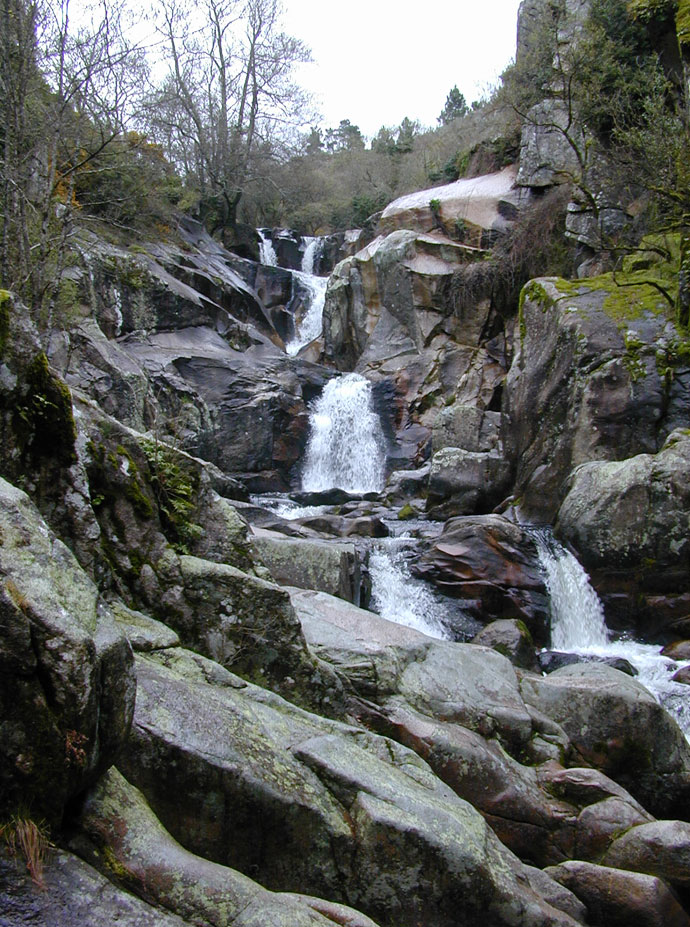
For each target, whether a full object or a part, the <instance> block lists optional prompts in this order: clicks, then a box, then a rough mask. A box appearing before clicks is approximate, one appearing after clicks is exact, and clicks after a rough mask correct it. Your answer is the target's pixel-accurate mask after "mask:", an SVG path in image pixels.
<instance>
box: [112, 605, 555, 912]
mask: <svg viewBox="0 0 690 927" xmlns="http://www.w3.org/2000/svg"><path fill="white" fill-rule="evenodd" d="M321 595H323V594H321ZM350 607H352V606H350ZM497 659H500V658H497ZM138 681H139V696H138V699H137V710H136V714H135V720H134V725H133V734H132V739H131V741H130V749H129V750H128V752H127V756H126V757H125V758H124V770H125V772H126V774H127V777H128V778H129V779H130V781H132V782H133V783H134V784H135V785H137V787H138V788H140V789H141V790H142V792H143V793H144V795H145V796H146V797H147V800H148V801H149V802H150V804H151V806H152V807H153V810H154V811H155V812H156V814H157V815H158V817H159V818H160V819H161V821H162V822H163V824H164V826H166V827H167V828H168V829H169V830H170V832H171V833H172V835H173V836H175V837H176V838H177V839H179V840H180V842H181V843H182V844H183V845H184V846H185V847H186V848H187V849H188V850H190V851H192V852H196V853H200V854H202V855H204V856H205V857H207V858H209V859H212V860H214V861H216V862H218V863H221V864H223V865H229V866H231V867H232V868H237V869H240V870H241V871H244V872H250V871H251V872H252V873H254V874H255V877H257V878H258V879H259V880H260V881H261V882H262V883H263V884H265V885H266V887H268V888H271V889H273V890H279V891H286V890H290V891H299V892H308V893H313V894H318V895H320V896H321V897H325V898H327V899H329V900H331V901H335V902H340V903H346V904H350V905H352V906H354V907H356V908H358V909H361V910H363V911H364V912H365V913H366V914H368V915H369V916H371V917H376V918H377V919H378V920H380V921H381V922H383V923H385V924H390V925H392V924H395V923H402V922H412V921H414V920H415V919H417V920H418V919H420V918H423V919H424V922H425V923H426V924H428V925H429V927H434V925H444V927H445V925H448V924H450V923H452V922H454V920H457V918H458V917H459V916H460V917H461V918H463V919H464V922H465V923H468V924H480V923H481V922H483V920H484V919H485V918H486V916H487V914H488V915H489V916H490V917H491V918H492V921H493V923H495V924H497V925H498V924H510V925H524V927H527V925H544V927H546V925H547V924H548V925H551V927H556V925H563V927H565V925H566V924H568V925H570V924H572V923H573V922H572V920H571V919H570V918H569V917H568V916H567V915H565V914H562V913H561V912H558V911H557V910H556V909H554V908H551V907H550V906H549V905H548V904H546V903H545V902H544V901H543V900H542V899H540V898H539V896H537V895H536V894H535V893H534V892H533V891H532V890H531V889H530V888H529V887H528V885H527V881H526V877H525V875H524V873H523V870H522V866H521V864H520V862H519V861H518V860H517V858H516V857H514V856H512V854H510V853H509V851H507V850H506V849H505V848H504V847H503V846H502V845H501V844H500V842H499V841H498V840H497V838H496V837H495V836H494V835H493V834H492V833H491V831H490V830H489V828H488V826H487V825H486V824H485V822H484V821H483V820H482V818H481V816H480V815H479V814H478V812H476V811H475V810H474V809H473V808H472V807H471V806H470V805H468V804H467V803H466V802H464V801H462V800H461V799H460V798H458V797H457V796H456V795H455V794H454V792H453V791H452V790H451V789H450V788H448V787H447V786H445V785H443V784H442V783H441V782H440V781H439V780H438V779H436V778H435V776H434V775H433V774H432V772H431V770H430V769H429V767H428V766H427V765H426V763H424V762H423V760H421V759H420V758H419V757H418V756H416V755H415V754H414V753H413V752H412V751H410V750H408V749H406V748H404V747H402V746H400V745H399V744H396V743H395V742H393V741H391V740H388V739H386V738H382V737H379V736H377V735H375V734H371V733H368V732H366V731H365V730H363V729H361V728H355V727H351V726H348V725H344V724H341V723H339V722H336V721H326V720H324V719H323V718H319V717H317V716H315V715H311V714H309V713H307V712H305V711H301V710H300V709H297V708H295V706H293V705H291V704H290V703H288V702H285V701H283V700H282V699H280V698H279V697H277V696H275V695H273V694H271V693H268V692H266V691H265V690H261V689H257V688H255V687H253V686H250V685H247V684H246V683H244V682H243V681H242V680H240V679H238V678H237V677H235V676H232V675H231V674H229V673H227V672H226V671H224V670H222V668H220V667H219V666H217V664H214V663H211V662H210V661H207V660H204V659H203V658H201V657H199V656H197V655H194V654H191V653H189V652H185V651H179V650H178V651H174V650H168V651H165V652H164V653H162V654H161V655H159V656H156V655H152V656H147V657H141V658H138ZM180 794H184V796H185V798H184V802H180V801H179V795H180ZM113 816H114V815H113V814H110V815H109V817H110V818H112V817H113ZM382 846H384V847H385V848H386V850H385V852H384V853H382V852H381V847H382ZM422 886H423V888H422Z"/></svg>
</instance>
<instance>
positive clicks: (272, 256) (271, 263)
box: [256, 229, 278, 267]
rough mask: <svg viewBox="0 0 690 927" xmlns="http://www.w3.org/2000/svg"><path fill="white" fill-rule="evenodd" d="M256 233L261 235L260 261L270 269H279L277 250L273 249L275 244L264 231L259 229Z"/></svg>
mask: <svg viewBox="0 0 690 927" xmlns="http://www.w3.org/2000/svg"><path fill="white" fill-rule="evenodd" d="M256 231H257V232H258V235H259V260H260V261H261V263H262V264H266V265H267V266H268V267H277V266H278V255H277V254H276V249H275V248H274V247H273V242H272V241H271V239H270V238H269V237H268V236H267V235H266V234H265V230H264V229H257V230H256Z"/></svg>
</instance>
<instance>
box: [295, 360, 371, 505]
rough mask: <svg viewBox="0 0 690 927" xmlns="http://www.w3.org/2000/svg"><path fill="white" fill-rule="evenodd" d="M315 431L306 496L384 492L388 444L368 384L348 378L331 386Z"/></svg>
mask: <svg viewBox="0 0 690 927" xmlns="http://www.w3.org/2000/svg"><path fill="white" fill-rule="evenodd" d="M310 429H311V431H310V435H309V442H308V444H307V450H306V458H305V464H304V472H303V474H302V488H303V489H304V490H305V491H307V492H321V491H324V490H326V489H333V488H335V487H337V488H338V489H344V490H345V491H346V492H351V493H367V492H380V491H381V489H382V488H383V484H384V478H385V439H384V436H383V429H382V428H381V422H380V421H379V417H378V415H377V414H376V412H375V411H374V408H373V405H372V396H371V383H370V382H369V381H368V380H366V379H365V378H364V377H362V376H360V375H359V374H357V373H348V374H345V376H342V377H339V378H338V379H335V380H331V381H330V382H329V383H327V384H326V387H325V388H324V391H323V393H322V394H321V396H320V397H319V398H318V399H317V400H316V401H315V402H314V403H313V405H312V408H311V415H310Z"/></svg>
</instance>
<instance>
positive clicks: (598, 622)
mask: <svg viewBox="0 0 690 927" xmlns="http://www.w3.org/2000/svg"><path fill="white" fill-rule="evenodd" d="M532 533H533V537H534V539H535V541H536V544H537V550H538V553H539V561H540V563H541V566H542V570H543V571H544V577H545V582H546V588H547V591H548V593H549V597H550V601H551V646H552V647H553V648H554V649H555V650H562V651H566V652H570V653H578V654H582V655H583V656H598V657H622V658H623V659H624V660H627V661H628V663H630V664H631V665H632V666H634V667H635V669H636V670H637V673H638V675H637V677H636V678H637V680H638V682H641V683H642V685H643V686H645V687H646V688H647V689H648V690H649V691H650V692H651V693H652V695H654V697H655V698H656V699H657V701H659V702H660V703H661V704H662V705H663V706H664V708H666V709H667V710H668V711H669V712H670V713H671V714H672V715H674V717H675V718H676V721H677V722H678V724H679V725H680V727H681V728H682V730H683V731H684V732H685V736H686V737H687V738H688V740H690V699H688V695H687V692H688V690H687V686H684V685H681V684H680V683H676V682H673V680H672V679H671V676H672V675H673V673H674V672H675V671H676V670H677V669H678V668H679V667H680V666H683V665H687V664H686V663H676V662H675V661H674V660H670V659H669V658H667V657H664V656H662V655H661V654H660V653H659V648H658V647H655V646H653V645H651V644H642V643H639V642H637V641H632V640H624V639H621V640H615V641H611V640H609V637H610V635H609V633H608V630H607V628H606V623H605V621H604V610H603V607H602V605H601V602H600V601H599V597H598V596H597V594H596V592H595V591H594V589H593V588H592V586H591V585H590V582H589V577H588V576H587V574H586V572H585V571H584V569H583V568H582V566H581V565H580V563H579V562H578V560H577V559H576V558H575V557H574V556H573V555H572V554H571V553H570V552H569V551H567V550H566V549H565V548H564V547H562V546H561V545H560V544H559V543H558V541H556V540H555V538H554V537H553V535H552V534H551V532H550V531H549V530H548V529H543V528H540V529H533V532H532Z"/></svg>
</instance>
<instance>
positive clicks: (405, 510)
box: [398, 502, 419, 521]
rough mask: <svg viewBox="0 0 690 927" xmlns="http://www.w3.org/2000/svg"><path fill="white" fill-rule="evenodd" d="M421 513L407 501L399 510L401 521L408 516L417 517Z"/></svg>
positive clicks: (405, 519)
mask: <svg viewBox="0 0 690 927" xmlns="http://www.w3.org/2000/svg"><path fill="white" fill-rule="evenodd" d="M418 514H419V513H418V512H417V511H416V509H414V508H413V507H412V506H411V505H410V503H409V502H407V503H406V504H405V505H403V507H402V508H401V509H400V511H399V512H398V518H399V519H400V521H407V519H408V518H416V517H417V515H418Z"/></svg>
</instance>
